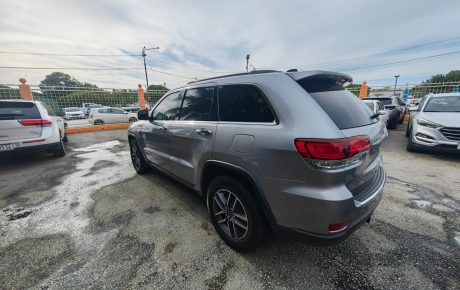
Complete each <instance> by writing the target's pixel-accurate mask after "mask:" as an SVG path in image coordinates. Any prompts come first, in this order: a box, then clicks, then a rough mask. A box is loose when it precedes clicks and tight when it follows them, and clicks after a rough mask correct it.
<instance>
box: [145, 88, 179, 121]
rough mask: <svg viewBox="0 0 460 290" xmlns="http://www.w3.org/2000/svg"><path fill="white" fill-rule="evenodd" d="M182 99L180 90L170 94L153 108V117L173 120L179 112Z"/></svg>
mask: <svg viewBox="0 0 460 290" xmlns="http://www.w3.org/2000/svg"><path fill="white" fill-rule="evenodd" d="M180 99H181V98H180V92H176V93H172V94H170V95H168V96H167V97H166V98H164V99H163V100H162V101H161V103H160V104H158V106H157V107H156V108H155V109H154V110H153V113H152V116H153V118H154V119H155V120H173V119H174V118H175V117H176V116H177V115H178V113H179V107H180Z"/></svg>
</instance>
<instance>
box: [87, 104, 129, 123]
mask: <svg viewBox="0 0 460 290" xmlns="http://www.w3.org/2000/svg"><path fill="white" fill-rule="evenodd" d="M88 121H89V122H90V123H91V124H93V125H103V124H116V123H133V122H136V121H137V114H136V113H129V112H126V111H124V110H122V109H119V108H113V107H103V108H97V109H92V110H91V111H90V112H89V118H88Z"/></svg>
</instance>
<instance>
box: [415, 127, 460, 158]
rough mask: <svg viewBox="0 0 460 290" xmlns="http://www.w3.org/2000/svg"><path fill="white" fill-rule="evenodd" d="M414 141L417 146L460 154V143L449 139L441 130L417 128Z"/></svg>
mask: <svg viewBox="0 0 460 290" xmlns="http://www.w3.org/2000/svg"><path fill="white" fill-rule="evenodd" d="M412 138H413V139H412V141H413V143H414V144H415V145H417V146H423V147H429V148H432V149H437V150H443V151H452V152H458V153H460V147H459V146H460V141H455V140H449V139H447V138H446V137H445V136H444V135H443V134H442V133H441V131H439V129H434V128H428V127H424V126H420V125H418V126H416V128H414V132H413V136H412Z"/></svg>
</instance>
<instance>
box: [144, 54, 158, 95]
mask: <svg viewBox="0 0 460 290" xmlns="http://www.w3.org/2000/svg"><path fill="white" fill-rule="evenodd" d="M152 49H160V47H159V46H157V47H152V48H145V46H144V47H143V48H142V57H143V58H144V71H145V82H146V83H147V87H146V89H147V88H148V87H149V77H148V76H147V64H146V63H145V57H146V56H147V54H146V53H145V51H147V50H152Z"/></svg>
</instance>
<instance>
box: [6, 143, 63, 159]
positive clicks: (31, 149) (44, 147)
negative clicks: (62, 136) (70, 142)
mask: <svg viewBox="0 0 460 290" xmlns="http://www.w3.org/2000/svg"><path fill="white" fill-rule="evenodd" d="M60 145H61V143H59V142H57V143H48V144H41V145H33V146H27V147H16V148H14V150H11V151H2V152H0V156H6V155H12V154H20V153H28V152H37V151H46V152H53V151H55V150H58V149H59V148H60Z"/></svg>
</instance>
